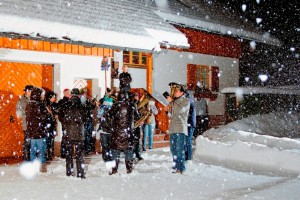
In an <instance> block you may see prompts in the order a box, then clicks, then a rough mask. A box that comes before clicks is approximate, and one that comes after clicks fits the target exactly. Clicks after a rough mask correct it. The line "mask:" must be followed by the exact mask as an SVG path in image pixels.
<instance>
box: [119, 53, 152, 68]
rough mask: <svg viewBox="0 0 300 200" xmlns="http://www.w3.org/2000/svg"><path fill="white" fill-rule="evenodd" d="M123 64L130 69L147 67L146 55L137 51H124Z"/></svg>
mask: <svg viewBox="0 0 300 200" xmlns="http://www.w3.org/2000/svg"><path fill="white" fill-rule="evenodd" d="M123 62H124V64H126V65H128V66H130V67H142V68H145V67H146V65H147V55H146V53H142V52H136V51H123Z"/></svg>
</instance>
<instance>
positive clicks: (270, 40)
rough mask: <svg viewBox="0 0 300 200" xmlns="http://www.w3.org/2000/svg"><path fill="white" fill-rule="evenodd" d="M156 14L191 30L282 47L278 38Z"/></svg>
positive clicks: (176, 16) (195, 20)
mask: <svg viewBox="0 0 300 200" xmlns="http://www.w3.org/2000/svg"><path fill="white" fill-rule="evenodd" d="M154 12H155V13H156V14H157V15H159V16H160V17H161V18H163V19H164V20H165V21H168V22H169V23H171V24H176V25H184V26H186V27H189V28H193V29H198V30H203V31H207V32H212V33H216V34H221V35H228V36H233V37H239V38H243V39H246V40H254V41H257V42H261V43H265V44H270V45H274V46H281V42H280V41H279V40H278V39H277V38H274V37H271V36H270V35H269V34H260V33H255V32H251V31H247V30H244V29H240V28H235V27H230V26H225V25H221V24H219V23H215V22H208V21H205V20H201V19H192V18H189V17H185V16H180V15H174V14H170V13H165V12H161V11H154Z"/></svg>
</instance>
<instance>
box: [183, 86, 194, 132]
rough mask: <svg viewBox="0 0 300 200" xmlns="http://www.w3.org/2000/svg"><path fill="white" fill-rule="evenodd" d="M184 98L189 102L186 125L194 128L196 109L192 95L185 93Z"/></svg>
mask: <svg viewBox="0 0 300 200" xmlns="http://www.w3.org/2000/svg"><path fill="white" fill-rule="evenodd" d="M185 97H186V98H188V99H189V100H190V110H189V117H188V122H187V123H188V125H189V126H191V127H193V128H196V107H195V101H194V98H193V96H192V95H190V93H189V91H186V95H185Z"/></svg>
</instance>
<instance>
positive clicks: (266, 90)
mask: <svg viewBox="0 0 300 200" xmlns="http://www.w3.org/2000/svg"><path fill="white" fill-rule="evenodd" d="M221 93H235V94H237V95H244V94H287V95H300V87H299V86H282V87H227V88H224V89H222V91H221Z"/></svg>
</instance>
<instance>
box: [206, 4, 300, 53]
mask: <svg viewBox="0 0 300 200" xmlns="http://www.w3.org/2000/svg"><path fill="white" fill-rule="evenodd" d="M207 1H209V0H207ZM211 1H213V0H211ZM217 1H218V2H220V3H222V4H224V5H226V6H227V7H230V8H231V9H233V10H235V11H237V12H238V13H239V14H240V15H241V16H244V17H246V18H247V19H248V20H249V21H252V22H253V23H255V24H257V22H256V20H257V18H261V19H262V21H261V22H260V23H259V24H257V26H261V28H262V29H263V30H264V31H268V32H270V33H271V35H273V36H275V37H277V38H278V39H279V40H280V41H282V43H283V45H284V46H286V47H287V48H292V47H294V48H297V50H298V51H299V48H300V45H299V43H300V37H299V35H300V34H299V33H300V6H299V5H300V3H299V1H297V0H285V1H284V0H217ZM243 5H244V7H243ZM245 5H246V9H245ZM243 8H244V11H243Z"/></svg>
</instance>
